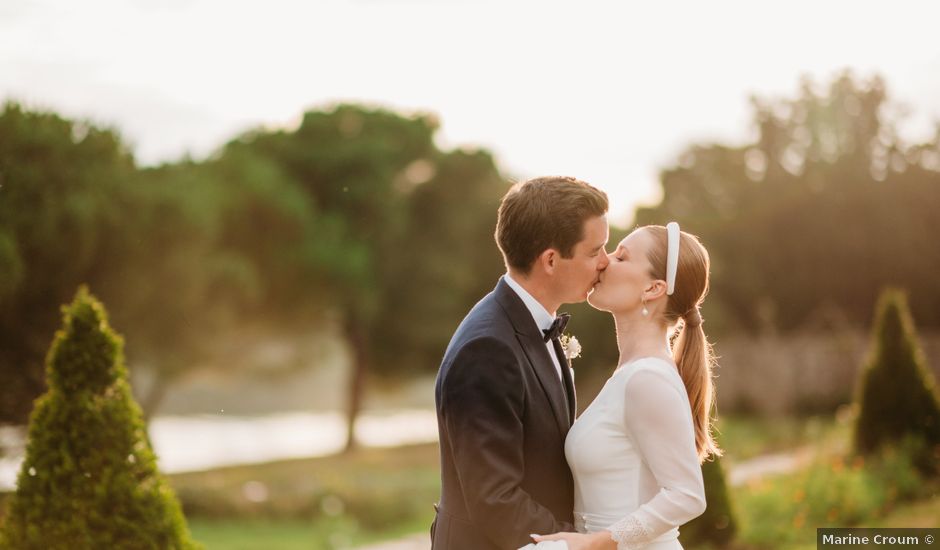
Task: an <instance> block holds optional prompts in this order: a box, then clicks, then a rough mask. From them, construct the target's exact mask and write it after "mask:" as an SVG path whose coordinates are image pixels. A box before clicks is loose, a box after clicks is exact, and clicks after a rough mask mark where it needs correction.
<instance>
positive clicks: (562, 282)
mask: <svg viewBox="0 0 940 550" xmlns="http://www.w3.org/2000/svg"><path fill="white" fill-rule="evenodd" d="M582 235H583V238H582V239H581V241H580V242H578V244H576V245H575V246H574V249H573V252H572V256H571V257H570V258H561V259H559V261H558V266H557V273H556V274H557V277H558V279H557V281H558V289H559V294H560V295H561V298H562V299H561V302H562V303H566V304H573V303H578V302H583V301H585V300H587V297H588V295H589V294H590V293H591V291H592V290H594V285H596V284H597V281H598V277H599V276H600V273H601V272H602V271H604V269H606V268H607V264H608V263H609V261H610V260H609V259H608V257H607V252H606V251H605V250H604V246H606V245H607V238H608V236H609V230H608V228H607V217H606V216H598V217H596V218H588V219H587V220H585V222H584V226H583V228H582Z"/></svg>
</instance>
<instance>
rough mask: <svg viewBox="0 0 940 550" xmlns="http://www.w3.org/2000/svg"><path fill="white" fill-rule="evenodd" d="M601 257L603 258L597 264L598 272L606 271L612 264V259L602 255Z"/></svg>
mask: <svg viewBox="0 0 940 550" xmlns="http://www.w3.org/2000/svg"><path fill="white" fill-rule="evenodd" d="M600 256H601V258H600V261H599V262H597V270H598V271H604V270H605V269H607V266H608V265H609V264H610V257H609V256H608V255H607V254H601V255H600Z"/></svg>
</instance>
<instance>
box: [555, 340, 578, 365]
mask: <svg viewBox="0 0 940 550" xmlns="http://www.w3.org/2000/svg"><path fill="white" fill-rule="evenodd" d="M558 340H559V341H560V342H561V349H562V350H564V352H565V358H567V359H568V360H569V361H571V360H572V359H577V358H578V357H581V342H578V338H577V337H576V336H570V335H568V334H562V335H561V336H559V337H558Z"/></svg>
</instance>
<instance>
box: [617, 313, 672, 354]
mask: <svg viewBox="0 0 940 550" xmlns="http://www.w3.org/2000/svg"><path fill="white" fill-rule="evenodd" d="M614 323H615V324H616V326H617V348H618V349H619V350H620V359H619V360H618V362H617V365H623V364H625V363H628V362H630V361H633V360H634V359H638V358H640V357H660V358H662V359H668V360H672V354H671V353H670V352H669V337H668V335H667V329H666V327H664V326H661V325H659V324H658V323H655V322H653V321H651V320H650V319H648V318H646V317H643V316H642V315H641V314H640V312H638V311H637V312H628V313H617V314H614Z"/></svg>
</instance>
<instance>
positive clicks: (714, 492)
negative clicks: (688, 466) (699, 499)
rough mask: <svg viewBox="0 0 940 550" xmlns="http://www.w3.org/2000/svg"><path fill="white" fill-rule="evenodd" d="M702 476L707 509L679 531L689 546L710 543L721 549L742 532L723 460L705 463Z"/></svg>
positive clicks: (715, 459) (684, 542)
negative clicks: (726, 478)
mask: <svg viewBox="0 0 940 550" xmlns="http://www.w3.org/2000/svg"><path fill="white" fill-rule="evenodd" d="M702 477H703V478H704V481H705V502H706V503H707V507H706V508H705V512H704V513H703V514H702V515H700V516H699V517H697V518H695V519H693V520H692V521H690V522H688V523H686V524H685V525H683V526H682V527H680V528H679V540H680V542H681V543H682V545H683V546H686V547H692V548H696V547H698V546H701V545H705V544H707V545H710V546H712V547H718V548H721V547H723V546H725V545H727V544H728V543H730V542H731V541H732V539H734V536H735V533H736V532H737V529H738V527H737V520H736V519H735V513H734V509H733V506H732V503H731V495H730V494H729V492H728V484H727V482H726V480H725V472H724V468H723V467H722V463H721V459H720V458H717V457H716V458H714V459H712V460H708V461H706V462H704V463H703V464H702Z"/></svg>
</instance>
